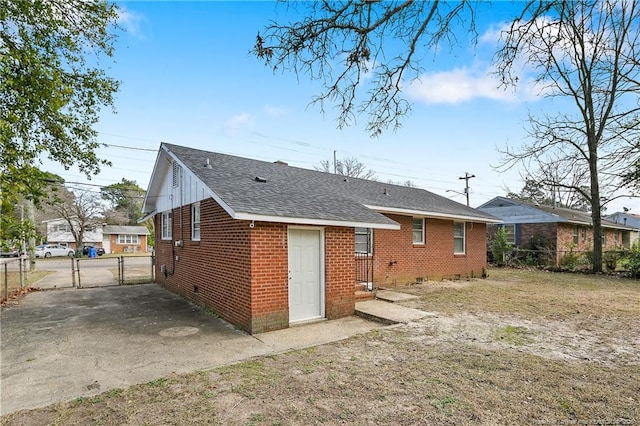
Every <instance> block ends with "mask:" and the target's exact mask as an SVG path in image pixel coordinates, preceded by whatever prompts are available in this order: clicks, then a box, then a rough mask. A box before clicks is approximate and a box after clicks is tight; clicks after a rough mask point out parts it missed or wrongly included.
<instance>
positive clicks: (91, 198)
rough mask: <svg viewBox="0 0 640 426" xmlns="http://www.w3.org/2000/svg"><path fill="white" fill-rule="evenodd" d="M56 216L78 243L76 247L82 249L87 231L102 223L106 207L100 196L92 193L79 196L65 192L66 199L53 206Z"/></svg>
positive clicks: (82, 192)
mask: <svg viewBox="0 0 640 426" xmlns="http://www.w3.org/2000/svg"><path fill="white" fill-rule="evenodd" d="M52 210H53V212H54V214H56V215H57V217H59V218H63V219H64V220H65V221H66V222H67V224H68V225H69V228H70V229H71V233H72V235H73V238H74V239H75V241H76V247H78V248H79V247H82V241H83V237H84V232H85V229H88V228H93V227H95V226H97V225H98V224H100V223H101V222H102V218H101V216H102V212H103V210H104V206H103V205H102V203H101V199H100V195H99V194H97V193H94V192H90V191H79V192H78V193H77V194H73V193H72V192H69V191H65V193H64V197H63V198H62V199H61V200H58V202H57V203H56V204H54V205H53V206H52Z"/></svg>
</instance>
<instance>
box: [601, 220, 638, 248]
mask: <svg viewBox="0 0 640 426" xmlns="http://www.w3.org/2000/svg"><path fill="white" fill-rule="evenodd" d="M605 217H606V218H607V219H608V220H610V221H612V222H615V223H617V224H620V225H624V226H629V227H631V228H633V229H634V231H631V232H630V234H631V235H630V238H629V243H630V245H634V244H638V243H640V215H637V214H631V213H629V212H616V213H613V214H610V215H606V216H605Z"/></svg>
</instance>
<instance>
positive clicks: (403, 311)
mask: <svg viewBox="0 0 640 426" xmlns="http://www.w3.org/2000/svg"><path fill="white" fill-rule="evenodd" d="M355 314H356V315H357V316H359V317H362V318H366V319H368V320H371V321H376V322H380V323H382V324H387V325H391V324H399V323H407V322H410V321H415V320H419V319H420V318H424V317H426V316H437V315H436V314H434V313H429V312H424V311H420V310H418V309H413V308H407V307H405V306H401V305H397V304H395V303H389V302H383V301H382V300H364V301H360V302H359V301H357V300H356V311H355Z"/></svg>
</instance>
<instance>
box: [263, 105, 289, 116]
mask: <svg viewBox="0 0 640 426" xmlns="http://www.w3.org/2000/svg"><path fill="white" fill-rule="evenodd" d="M264 111H265V112H266V113H267V114H268V115H269V116H271V117H274V118H280V117H283V116H285V115H287V110H286V109H284V108H280V107H275V106H271V105H265V106H264Z"/></svg>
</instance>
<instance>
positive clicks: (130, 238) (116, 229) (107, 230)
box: [102, 225, 149, 253]
mask: <svg viewBox="0 0 640 426" xmlns="http://www.w3.org/2000/svg"><path fill="white" fill-rule="evenodd" d="M102 235H103V236H102V247H104V250H105V252H107V253H146V252H147V237H148V236H149V230H148V229H147V227H146V226H124V225H105V226H104V228H103V230H102Z"/></svg>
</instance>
